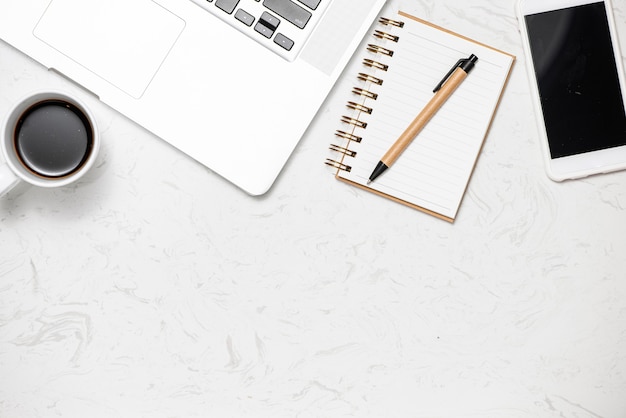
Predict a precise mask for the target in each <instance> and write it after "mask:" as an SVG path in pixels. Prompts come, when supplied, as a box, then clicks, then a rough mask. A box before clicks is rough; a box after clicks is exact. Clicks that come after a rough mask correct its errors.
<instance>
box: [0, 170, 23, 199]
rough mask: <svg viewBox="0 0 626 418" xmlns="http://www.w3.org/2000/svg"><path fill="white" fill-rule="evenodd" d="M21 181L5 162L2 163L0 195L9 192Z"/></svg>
mask: <svg viewBox="0 0 626 418" xmlns="http://www.w3.org/2000/svg"><path fill="white" fill-rule="evenodd" d="M19 182H20V179H19V177H17V176H16V175H15V174H13V171H11V169H10V168H9V166H8V165H6V164H5V163H0V196H2V195H4V194H5V193H7V192H8V191H9V190H11V189H12V188H13V187H15V186H16V185H17V183H19Z"/></svg>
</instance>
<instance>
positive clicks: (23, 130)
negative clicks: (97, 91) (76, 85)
mask: <svg viewBox="0 0 626 418" xmlns="http://www.w3.org/2000/svg"><path fill="white" fill-rule="evenodd" d="M13 139H14V142H15V149H16V150H17V153H18V155H19V157H20V159H21V160H22V164H24V166H25V167H26V168H28V169H29V170H30V171H32V172H34V173H35V174H37V175H40V176H43V177H51V178H58V177H63V176H67V175H69V174H72V173H74V172H75V171H77V170H78V169H80V168H81V167H82V165H83V164H84V163H85V161H86V160H87V158H88V157H89V154H90V153H91V149H92V147H93V131H92V128H91V124H90V123H89V120H88V119H87V116H85V114H84V113H83V112H82V111H81V110H80V109H78V108H77V107H76V106H74V105H73V104H71V103H68V102H65V101H62V100H45V101H42V102H39V103H37V104H35V105H33V106H31V107H30V108H28V109H27V110H26V111H25V112H24V113H23V114H22V117H21V118H20V120H19V121H18V122H17V125H16V128H15V134H14V136H13Z"/></svg>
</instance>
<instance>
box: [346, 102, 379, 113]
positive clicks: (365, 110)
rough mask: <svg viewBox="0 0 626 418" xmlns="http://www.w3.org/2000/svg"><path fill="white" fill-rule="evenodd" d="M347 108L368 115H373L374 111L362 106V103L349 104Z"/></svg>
mask: <svg viewBox="0 0 626 418" xmlns="http://www.w3.org/2000/svg"><path fill="white" fill-rule="evenodd" d="M347 106H348V107H349V108H350V109H353V110H357V111H359V112H363V113H367V114H368V115H371V114H372V112H373V111H374V109H372V108H371V107H367V106H365V105H362V104H361V103H356V102H348V104H347Z"/></svg>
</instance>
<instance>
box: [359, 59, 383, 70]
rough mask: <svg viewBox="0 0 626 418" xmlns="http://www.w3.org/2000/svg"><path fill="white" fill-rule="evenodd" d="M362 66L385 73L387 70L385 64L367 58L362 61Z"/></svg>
mask: <svg viewBox="0 0 626 418" xmlns="http://www.w3.org/2000/svg"><path fill="white" fill-rule="evenodd" d="M363 65H365V66H366V67H370V68H376V69H378V70H382V71H387V70H388V69H389V66H388V65H387V64H383V63H381V62H378V61H374V60H371V59H369V58H365V59H364V60H363Z"/></svg>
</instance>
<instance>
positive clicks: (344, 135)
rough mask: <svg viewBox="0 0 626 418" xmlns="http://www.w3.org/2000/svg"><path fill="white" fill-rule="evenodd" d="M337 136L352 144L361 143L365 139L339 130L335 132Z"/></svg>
mask: <svg viewBox="0 0 626 418" xmlns="http://www.w3.org/2000/svg"><path fill="white" fill-rule="evenodd" d="M335 136H338V137H339V138H343V139H347V140H348V141H352V142H357V143H358V142H361V140H362V139H363V137H361V136H358V135H355V134H351V133H348V132H345V131H341V130H337V131H336V132H335Z"/></svg>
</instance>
